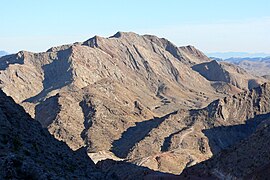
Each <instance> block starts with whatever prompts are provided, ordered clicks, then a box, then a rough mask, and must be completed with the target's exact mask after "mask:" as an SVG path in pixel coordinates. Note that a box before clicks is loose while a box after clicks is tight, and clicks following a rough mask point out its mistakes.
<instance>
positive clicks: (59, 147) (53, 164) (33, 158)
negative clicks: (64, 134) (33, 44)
mask: <svg viewBox="0 0 270 180" xmlns="http://www.w3.org/2000/svg"><path fill="white" fill-rule="evenodd" d="M0 104H1V105H0V117H1V118H0V126H1V129H0V179H29V178H31V179H59V178H65V179H103V178H104V176H103V174H102V173H101V170H99V169H98V168H96V167H95V165H94V163H93V161H92V160H91V159H90V158H89V157H88V156H87V154H86V151H85V150H83V149H80V150H78V151H77V152H73V151H72V150H71V149H70V148H69V147H68V146H67V145H66V144H65V143H63V142H60V141H58V140H56V139H54V138H53V137H52V136H51V135H50V134H49V132H48V131H47V130H45V129H43V128H42V127H41V125H40V124H39V122H37V121H35V120H33V119H32V118H31V117H30V116H29V115H28V114H26V113H25V111H24V109H23V108H22V107H20V106H19V105H17V104H15V102H14V101H13V100H12V99H11V98H10V97H7V96H6V95H5V94H4V93H3V92H2V91H0Z"/></svg>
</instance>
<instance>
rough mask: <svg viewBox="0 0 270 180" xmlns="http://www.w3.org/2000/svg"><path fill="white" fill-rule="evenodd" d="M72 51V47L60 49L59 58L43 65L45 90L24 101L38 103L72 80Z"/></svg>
mask: <svg viewBox="0 0 270 180" xmlns="http://www.w3.org/2000/svg"><path fill="white" fill-rule="evenodd" d="M70 53H71V52H70V49H66V50H63V51H60V52H58V53H57V57H58V59H57V60H54V61H53V62H52V63H50V64H46V65H44V66H43V67H42V69H43V71H44V80H43V82H42V83H43V90H42V91H41V92H40V93H39V94H37V95H36V96H33V97H31V98H28V99H26V100H24V102H30V103H36V102H38V101H39V100H41V99H43V98H45V97H46V96H47V94H48V93H49V92H51V91H53V90H56V89H60V88H62V87H64V86H66V85H68V84H70V83H71V82H72V80H73V79H72V68H71V62H70V61H69V54H70Z"/></svg>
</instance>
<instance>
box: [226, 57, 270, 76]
mask: <svg viewBox="0 0 270 180" xmlns="http://www.w3.org/2000/svg"><path fill="white" fill-rule="evenodd" d="M224 61H227V62H230V63H233V64H235V65H237V66H239V67H241V68H243V69H245V70H246V71H247V72H249V73H250V74H253V75H257V76H264V75H270V57H265V58H262V57H257V58H229V59H225V60H224Z"/></svg>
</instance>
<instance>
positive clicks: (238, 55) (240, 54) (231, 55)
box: [206, 52, 270, 59]
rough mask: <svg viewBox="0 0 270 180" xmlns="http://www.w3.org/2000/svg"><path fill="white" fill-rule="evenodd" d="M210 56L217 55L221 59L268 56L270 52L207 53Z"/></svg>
mask: <svg viewBox="0 0 270 180" xmlns="http://www.w3.org/2000/svg"><path fill="white" fill-rule="evenodd" d="M206 55H207V56H208V57H216V58H221V59H228V58H247V57H250V58H257V57H267V56H270V54H268V53H247V52H214V53H207V54H206Z"/></svg>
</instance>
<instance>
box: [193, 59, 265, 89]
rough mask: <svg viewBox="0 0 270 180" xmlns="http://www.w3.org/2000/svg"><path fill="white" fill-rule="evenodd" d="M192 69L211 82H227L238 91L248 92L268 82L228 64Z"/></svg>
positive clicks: (215, 64)
mask: <svg viewBox="0 0 270 180" xmlns="http://www.w3.org/2000/svg"><path fill="white" fill-rule="evenodd" d="M192 69H193V70H195V71H197V72H199V73H200V74H201V75H202V76H204V77H205V78H206V79H207V80H209V81H214V82H215V83H213V86H214V87H215V84H216V82H225V83H227V84H231V85H233V86H235V87H237V88H238V89H242V90H246V89H251V88H254V87H257V86H258V85H260V84H262V83H263V82H265V81H266V80H265V79H263V78H260V77H256V76H253V75H251V74H248V73H247V72H246V71H245V70H244V69H242V68H239V67H237V66H235V65H233V64H230V63H226V62H217V61H215V60H214V61H211V62H205V63H201V64H197V65H194V66H192Z"/></svg>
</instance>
